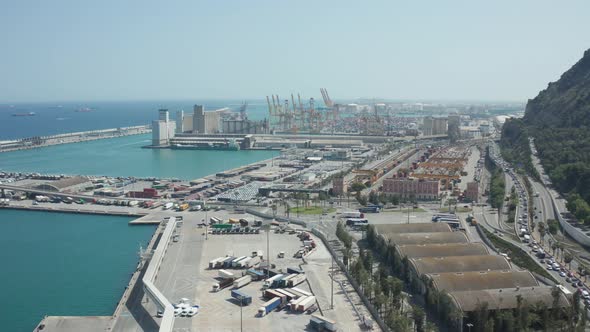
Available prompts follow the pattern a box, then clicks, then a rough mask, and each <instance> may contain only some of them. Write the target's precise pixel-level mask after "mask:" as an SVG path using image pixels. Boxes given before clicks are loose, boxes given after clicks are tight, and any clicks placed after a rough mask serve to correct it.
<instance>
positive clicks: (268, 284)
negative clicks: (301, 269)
mask: <svg viewBox="0 0 590 332" xmlns="http://www.w3.org/2000/svg"><path fill="white" fill-rule="evenodd" d="M282 277H283V275H282V274H280V273H279V274H277V275H275V276H274V277H270V278H268V279H266V280H264V286H263V287H264V288H269V287H270V286H272V283H273V282H274V281H275V280H277V279H279V278H282Z"/></svg>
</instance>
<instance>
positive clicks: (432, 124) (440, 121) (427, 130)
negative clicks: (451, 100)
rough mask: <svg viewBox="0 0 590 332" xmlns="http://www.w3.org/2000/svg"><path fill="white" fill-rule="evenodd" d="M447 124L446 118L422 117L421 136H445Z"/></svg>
mask: <svg viewBox="0 0 590 332" xmlns="http://www.w3.org/2000/svg"><path fill="white" fill-rule="evenodd" d="M447 122H448V120H447V119H446V118H435V117H432V116H427V117H424V122H423V125H422V134H423V135H424V136H432V135H446V134H447V132H448V131H447Z"/></svg>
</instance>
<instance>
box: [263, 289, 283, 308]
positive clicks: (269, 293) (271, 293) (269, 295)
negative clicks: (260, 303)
mask: <svg viewBox="0 0 590 332" xmlns="http://www.w3.org/2000/svg"><path fill="white" fill-rule="evenodd" d="M262 297H264V298H265V299H273V298H275V297H278V298H279V299H281V304H285V303H287V302H288V300H287V295H285V294H282V293H279V292H277V291H276V290H274V289H266V290H264V292H262Z"/></svg>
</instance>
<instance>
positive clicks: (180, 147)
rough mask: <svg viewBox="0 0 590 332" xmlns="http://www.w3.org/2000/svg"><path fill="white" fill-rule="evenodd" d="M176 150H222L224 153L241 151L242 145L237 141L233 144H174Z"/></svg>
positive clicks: (173, 147) (172, 146)
mask: <svg viewBox="0 0 590 332" xmlns="http://www.w3.org/2000/svg"><path fill="white" fill-rule="evenodd" d="M171 148H172V149H174V150H222V151H239V150H240V145H239V144H237V143H236V142H235V141H232V142H215V143H211V142H203V143H197V144H172V145H171Z"/></svg>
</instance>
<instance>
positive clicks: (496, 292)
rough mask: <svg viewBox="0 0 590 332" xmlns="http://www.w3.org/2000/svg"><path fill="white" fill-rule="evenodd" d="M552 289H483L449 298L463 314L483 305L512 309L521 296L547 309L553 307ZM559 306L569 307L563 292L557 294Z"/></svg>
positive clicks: (458, 293) (543, 287) (453, 295)
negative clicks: (541, 304) (543, 305)
mask: <svg viewBox="0 0 590 332" xmlns="http://www.w3.org/2000/svg"><path fill="white" fill-rule="evenodd" d="M552 291H553V288H552V287H545V286H539V287H516V288H514V287H513V288H502V289H484V290H477V291H460V292H451V293H449V296H450V297H451V299H452V300H453V303H454V305H455V307H457V309H459V310H461V311H463V312H471V311H475V310H477V309H478V306H481V305H482V304H483V303H487V305H488V308H494V309H513V308H517V307H518V299H517V296H518V295H520V296H522V298H523V299H525V301H526V302H528V303H529V304H533V305H534V304H537V303H543V304H545V305H546V306H547V307H549V308H551V307H553V301H554V299H553V294H552ZM558 301H559V306H560V307H567V306H569V301H568V299H567V297H566V296H565V294H564V293H563V292H561V291H560V292H559V300H558Z"/></svg>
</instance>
